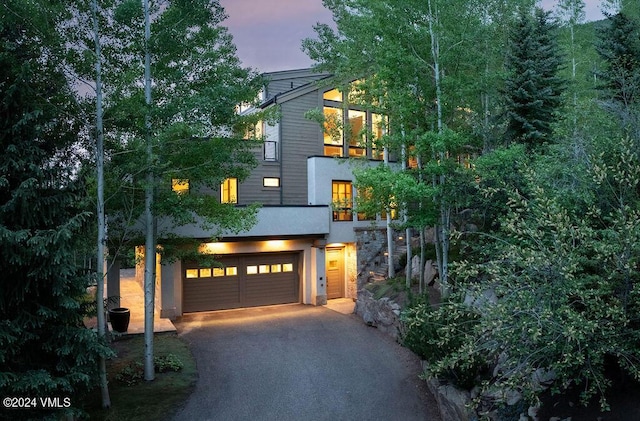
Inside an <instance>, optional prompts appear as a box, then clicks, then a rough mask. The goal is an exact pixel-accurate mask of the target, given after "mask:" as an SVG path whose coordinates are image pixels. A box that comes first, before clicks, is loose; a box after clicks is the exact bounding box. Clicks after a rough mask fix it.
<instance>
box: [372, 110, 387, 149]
mask: <svg viewBox="0 0 640 421" xmlns="http://www.w3.org/2000/svg"><path fill="white" fill-rule="evenodd" d="M387 123H388V119H387V117H386V116H382V115H380V114H371V133H372V137H371V158H373V159H383V158H384V156H383V151H382V147H380V145H378V143H379V142H380V139H382V136H384V135H385V134H386V133H387Z"/></svg>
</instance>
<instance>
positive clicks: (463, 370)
mask: <svg viewBox="0 0 640 421" xmlns="http://www.w3.org/2000/svg"><path fill="white" fill-rule="evenodd" d="M401 321H402V335H401V341H402V344H403V345H404V346H406V347H407V348H409V349H411V350H412V351H413V352H415V353H416V354H417V355H419V356H420V357H421V358H422V359H423V360H425V361H426V362H427V363H428V370H432V369H433V368H435V367H436V366H437V367H438V369H437V370H436V371H431V372H428V373H427V374H429V375H437V376H438V377H440V378H443V379H447V380H449V381H451V382H452V383H453V384H455V385H456V386H458V387H460V388H464V389H470V388H472V387H473V386H474V384H476V383H478V381H479V379H481V378H482V377H483V376H484V374H485V373H484V372H485V368H486V365H487V362H486V361H485V360H484V359H483V358H482V357H480V358H477V356H475V355H474V356H472V358H470V359H469V360H468V361H465V362H464V363H463V364H451V365H447V363H446V361H448V360H449V359H450V357H451V356H452V355H458V354H459V353H462V352H464V349H463V347H464V346H465V345H466V341H469V340H472V339H471V336H470V335H472V332H473V328H474V326H475V325H476V323H477V316H476V315H475V314H474V313H473V312H472V311H469V309H467V308H464V307H461V306H457V305H454V304H446V305H443V306H440V307H438V308H435V309H434V308H432V307H431V305H430V304H429V303H425V302H420V301H417V302H415V303H413V305H411V306H410V307H408V308H407V309H405V310H404V311H403V312H402V314H401Z"/></svg>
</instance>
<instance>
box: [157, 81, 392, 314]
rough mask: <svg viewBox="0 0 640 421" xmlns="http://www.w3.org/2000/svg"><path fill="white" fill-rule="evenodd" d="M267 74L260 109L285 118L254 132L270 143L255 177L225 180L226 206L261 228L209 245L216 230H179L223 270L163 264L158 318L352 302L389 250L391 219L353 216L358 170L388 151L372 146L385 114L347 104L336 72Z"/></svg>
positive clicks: (265, 146)
mask: <svg viewBox="0 0 640 421" xmlns="http://www.w3.org/2000/svg"><path fill="white" fill-rule="evenodd" d="M265 76H266V77H267V78H268V83H267V85H266V86H265V87H264V92H263V100H262V103H261V105H260V106H259V108H261V109H266V108H267V107H278V109H279V119H278V121H277V123H275V124H265V123H261V124H260V125H259V127H257V130H258V131H259V132H260V133H262V134H263V136H264V139H265V141H264V144H263V147H262V150H261V151H260V156H259V158H260V162H259V165H258V167H257V168H256V169H255V170H254V171H253V172H252V174H251V175H250V177H249V178H248V179H246V180H244V181H243V182H242V183H239V182H238V180H236V179H228V180H225V181H224V183H223V184H222V186H221V188H220V191H219V194H220V200H221V201H223V202H231V203H237V204H238V205H246V204H251V203H256V202H257V203H260V204H261V205H262V207H261V208H260V210H259V213H258V222H257V224H256V225H255V226H253V227H252V228H251V229H250V230H248V231H245V232H241V233H239V234H231V233H229V234H224V235H223V236H222V237H220V239H219V241H218V242H215V243H206V241H207V240H206V239H208V238H211V236H212V234H213V232H205V231H202V229H200V228H197V227H182V228H180V229H179V230H178V231H177V234H179V235H181V236H187V237H190V238H196V239H202V241H203V245H202V249H203V250H204V251H205V252H207V253H213V254H215V256H216V260H218V261H219V262H221V263H222V264H223V267H221V268H220V267H212V266H205V267H201V266H198V265H197V264H195V263H190V262H184V261H177V262H172V263H168V264H162V262H161V263H160V264H159V265H158V282H157V285H158V288H157V294H156V305H157V306H158V307H159V310H160V314H161V317H168V318H175V317H177V316H180V315H182V314H184V313H189V312H197V311H208V310H220V309H230V308H240V307H251V306H261V305H272V304H283V303H304V304H312V305H323V304H325V303H326V302H327V300H328V299H333V298H339V297H351V298H355V297H356V294H357V288H358V285H357V279H358V277H359V276H360V277H361V278H362V277H363V276H364V275H366V274H364V275H363V271H364V270H366V266H367V264H368V263H369V262H370V261H371V259H372V258H373V257H374V256H377V255H380V254H381V253H383V252H384V250H385V249H386V247H385V246H386V233H385V232H386V222H385V220H383V219H381V218H380V216H379V215H378V216H375V217H373V218H365V217H364V216H363V215H359V214H356V213H354V212H353V211H352V206H353V203H354V196H355V194H356V191H355V189H354V187H353V181H354V176H353V173H352V169H353V165H368V166H374V165H379V164H380V162H381V160H382V151H380V150H377V149H376V148H375V145H374V144H373V142H372V140H373V138H375V137H378V136H381V135H382V133H383V130H384V129H383V126H384V125H383V124H380V123H381V122H382V121H383V119H384V116H382V115H379V114H375V113H372V112H370V111H368V110H366V109H362V108H358V107H355V106H351V105H350V104H348V101H347V100H346V98H345V97H346V96H347V95H343V93H341V92H340V91H338V90H337V89H334V87H333V86H330V85H329V84H328V83H330V81H331V76H330V75H327V74H321V73H316V72H313V71H312V70H310V69H303V70H291V71H282V72H274V73H268V74H266V75H265ZM310 110H319V111H321V112H322V113H323V114H324V117H325V122H324V128H323V126H322V124H320V123H319V122H318V121H314V120H313V119H310V118H308V117H307V116H306V114H307V112H308V111H310ZM247 112H251V110H248V111H247ZM340 123H342V124H340ZM345 127H350V130H347V129H345ZM365 129H367V130H365ZM349 158H357V159H349ZM354 161H355V162H356V163H355V164H354ZM175 187H176V188H179V187H180V186H179V185H176V186H175ZM336 204H339V205H336Z"/></svg>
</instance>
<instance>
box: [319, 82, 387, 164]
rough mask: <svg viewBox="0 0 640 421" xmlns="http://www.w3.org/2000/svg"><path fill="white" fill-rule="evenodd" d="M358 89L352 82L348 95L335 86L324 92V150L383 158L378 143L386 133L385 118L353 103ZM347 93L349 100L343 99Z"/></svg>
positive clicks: (333, 153)
mask: <svg viewBox="0 0 640 421" xmlns="http://www.w3.org/2000/svg"><path fill="white" fill-rule="evenodd" d="M360 96H361V92H359V91H358V90H357V89H355V88H354V85H353V84H352V86H351V91H349V95H344V94H343V93H342V92H340V91H339V90H337V89H331V90H329V91H326V92H324V94H323V95H322V98H323V100H324V107H323V114H324V154H325V155H327V156H349V157H356V158H367V157H368V158H373V159H382V158H383V155H382V147H381V146H380V145H377V143H379V142H377V141H379V140H380V139H381V138H382V136H383V135H384V134H386V133H387V130H388V124H387V118H386V117H385V116H383V115H381V114H376V113H372V112H370V111H367V110H366V109H363V107H359V106H357V105H355V104H352V103H351V102H352V101H355V102H358V101H359V99H358V98H359V97H360ZM346 97H348V98H349V99H350V100H345V98H346Z"/></svg>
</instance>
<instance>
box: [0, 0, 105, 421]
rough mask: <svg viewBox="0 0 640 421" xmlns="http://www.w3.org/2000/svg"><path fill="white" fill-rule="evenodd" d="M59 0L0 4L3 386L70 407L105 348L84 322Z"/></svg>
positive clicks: (73, 125) (70, 105)
mask: <svg viewBox="0 0 640 421" xmlns="http://www.w3.org/2000/svg"><path fill="white" fill-rule="evenodd" d="M59 6H60V4H58V3H57V2H39V1H34V2H23V1H8V2H3V4H2V5H1V6H0V16H1V19H0V22H1V23H0V34H1V37H0V40H1V41H0V80H2V83H0V115H1V116H2V118H0V151H1V153H0V267H2V269H3V275H2V278H1V279H0V395H2V396H3V397H7V396H23V397H27V396H29V397H54V396H57V397H69V398H70V399H71V404H72V405H73V407H72V408H69V409H68V412H69V413H71V412H74V411H76V409H77V405H78V404H79V403H80V401H81V398H82V396H84V394H85V393H86V391H87V390H88V389H89V388H90V387H91V386H93V385H94V384H95V382H96V380H97V379H96V377H97V376H96V374H97V359H98V357H99V356H100V355H102V356H109V355H111V353H110V351H109V349H108V347H107V346H106V345H105V344H104V343H102V342H101V341H99V340H98V338H97V337H96V335H95V333H94V332H92V331H91V330H89V329H87V328H85V326H84V324H83V318H84V316H85V310H86V305H85V304H86V303H85V302H84V296H85V288H86V286H87V284H88V283H89V276H88V274H87V273H86V272H85V271H84V270H83V268H82V267H81V266H80V263H81V262H82V257H83V254H84V253H85V251H86V250H85V249H83V246H84V243H83V236H84V234H85V233H86V232H87V231H88V221H89V215H88V213H86V212H85V211H84V206H85V205H86V204H87V198H86V196H84V195H83V185H82V183H81V181H80V180H79V179H78V178H77V177H76V175H75V173H74V166H75V165H76V164H77V162H78V161H80V160H81V157H80V156H79V150H78V149H79V148H78V147H77V146H78V145H77V133H78V131H79V127H80V122H79V121H78V120H77V119H76V116H77V115H78V109H77V104H76V102H75V99H74V97H73V94H72V92H71V90H70V89H69V87H68V84H67V80H66V77H65V75H64V74H63V73H61V69H62V68H63V66H62V54H61V52H60V51H59V47H60V46H61V45H63V44H64V41H63V40H61V39H59V38H58V34H57V32H56V31H55V28H56V25H58V24H60V22H61V21H62V20H63V19H65V18H66V16H65V14H64V13H63V12H64V9H61V8H59ZM60 415H61V414H60V413H57V414H54V413H52V412H51V410H49V411H46V410H42V411H40V412H38V411H29V410H20V411H12V412H9V413H7V412H2V415H1V417H2V418H3V419H4V418H5V417H9V418H11V419H23V418H35V417H38V418H43V417H50V416H60Z"/></svg>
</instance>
